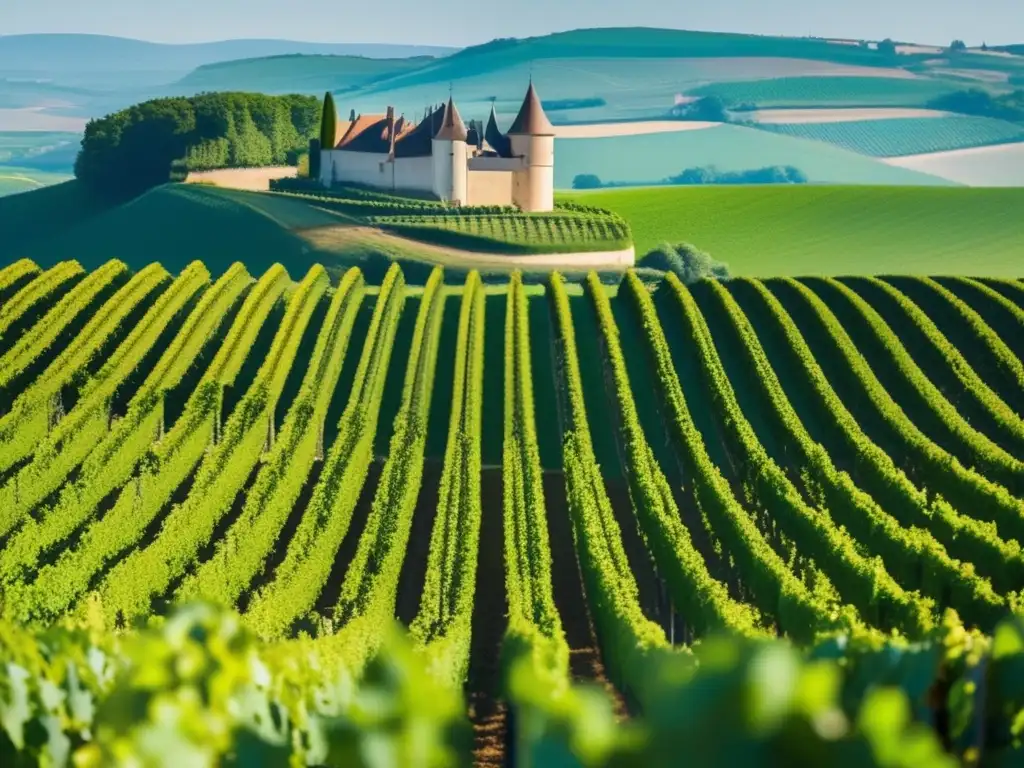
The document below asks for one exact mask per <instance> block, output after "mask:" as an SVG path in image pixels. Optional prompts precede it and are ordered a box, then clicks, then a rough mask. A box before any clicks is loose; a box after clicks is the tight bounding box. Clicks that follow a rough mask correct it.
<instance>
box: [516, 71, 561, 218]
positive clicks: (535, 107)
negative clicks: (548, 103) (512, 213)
mask: <svg viewBox="0 0 1024 768" xmlns="http://www.w3.org/2000/svg"><path fill="white" fill-rule="evenodd" d="M508 138H509V140H510V142H511V150H512V155H513V156H515V157H521V158H522V159H523V168H522V170H519V171H516V172H515V173H514V174H513V176H512V202H513V203H514V204H515V205H517V206H519V208H521V209H522V210H524V211H550V210H552V209H554V207H555V129H554V127H553V126H552V125H551V121H549V120H548V116H547V115H546V114H544V107H543V106H542V105H541V103H540V98H539V97H538V96H537V91H536V89H535V88H534V87H533V81H532V80H531V81H530V87H529V89H528V90H527V91H526V98H525V99H523V106H522V107H520V109H519V114H518V115H517V116H516V119H515V122H513V123H512V127H511V128H509V129H508Z"/></svg>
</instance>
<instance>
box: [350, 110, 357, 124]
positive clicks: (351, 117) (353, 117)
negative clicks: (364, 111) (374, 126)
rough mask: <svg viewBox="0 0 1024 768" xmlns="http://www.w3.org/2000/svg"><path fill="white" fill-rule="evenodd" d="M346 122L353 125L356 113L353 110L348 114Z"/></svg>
mask: <svg viewBox="0 0 1024 768" xmlns="http://www.w3.org/2000/svg"><path fill="white" fill-rule="evenodd" d="M348 121H349V122H350V123H354V122H355V121H356V111H355V110H354V109H353V110H352V111H351V112H349V113H348Z"/></svg>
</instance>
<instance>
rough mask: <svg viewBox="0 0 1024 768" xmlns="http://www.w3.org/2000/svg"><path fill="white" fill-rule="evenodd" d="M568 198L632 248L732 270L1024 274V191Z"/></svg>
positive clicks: (677, 191)
mask: <svg viewBox="0 0 1024 768" xmlns="http://www.w3.org/2000/svg"><path fill="white" fill-rule="evenodd" d="M571 197H573V198H574V199H578V200H580V201H582V202H586V203H589V204H592V205H599V206H602V207H605V208H609V209H611V210H614V211H616V212H618V213H620V214H622V215H623V216H625V217H626V218H627V219H628V220H629V222H630V224H631V225H632V228H633V235H634V238H635V239H636V245H637V253H638V255H639V254H643V253H646V251H647V250H649V249H650V248H651V247H653V246H655V245H657V244H658V243H659V242H663V241H666V240H668V241H672V242H679V241H688V242H692V243H694V244H696V245H697V246H699V247H700V248H703V249H705V250H707V251H709V252H710V253H711V254H712V255H713V256H714V257H715V258H717V259H719V260H722V261H725V262H727V263H728V264H729V266H730V268H731V269H732V272H733V274H743V275H757V276H769V275H811V274H832V275H837V274H879V273H900V274H942V273H949V274H967V273H970V274H974V275H981V276H1003V277H1020V276H1021V274H1022V273H1024V259H1022V256H1021V253H1022V252H1021V243H1022V242H1024V219H1021V218H1020V216H1018V215H1017V212H1018V211H1020V210H1024V189H928V188H913V187H908V188H878V187H812V186H807V187H715V188H708V187H703V188H702V187H662V188H649V189H633V190H603V191H597V192H591V193H579V194H576V195H573V196H571Z"/></svg>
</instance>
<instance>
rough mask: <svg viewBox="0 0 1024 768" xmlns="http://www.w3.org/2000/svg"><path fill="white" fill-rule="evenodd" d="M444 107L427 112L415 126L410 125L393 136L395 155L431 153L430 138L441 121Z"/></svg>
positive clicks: (418, 155) (417, 155)
mask: <svg viewBox="0 0 1024 768" xmlns="http://www.w3.org/2000/svg"><path fill="white" fill-rule="evenodd" d="M443 118H444V107H439V108H437V109H435V110H434V111H433V112H431V113H429V114H428V115H427V116H426V117H424V118H423V120H422V121H421V122H420V123H419V124H418V125H415V126H412V125H410V126H409V128H408V130H405V131H403V132H402V133H401V135H399V136H397V137H396V138H395V157H429V156H430V155H431V154H433V145H432V144H431V139H433V138H434V133H435V132H436V131H437V130H439V127H440V125H441V124H442V123H443Z"/></svg>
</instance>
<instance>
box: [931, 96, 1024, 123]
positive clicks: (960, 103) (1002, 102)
mask: <svg viewBox="0 0 1024 768" xmlns="http://www.w3.org/2000/svg"><path fill="white" fill-rule="evenodd" d="M928 106H930V107H931V108H933V109H941V110H943V111H945V112H958V113H960V114H963V115H979V116H981V117H995V118H998V119H1000V120H1009V121H1011V122H1018V123H1020V122H1024V90H1017V91H1014V92H1012V93H1004V94H1002V95H999V96H994V95H992V94H991V93H989V92H988V91H983V90H982V89H980V88H971V89H969V90H966V91H957V92H955V93H949V94H946V95H945V96H940V97H938V98H937V99H933V100H932V101H931V102H930V103H929V105H928Z"/></svg>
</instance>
